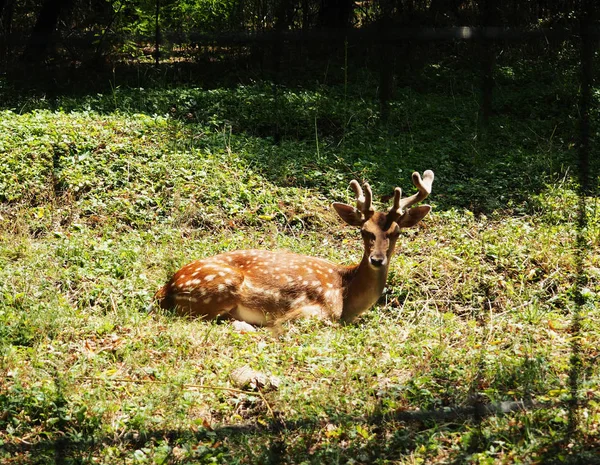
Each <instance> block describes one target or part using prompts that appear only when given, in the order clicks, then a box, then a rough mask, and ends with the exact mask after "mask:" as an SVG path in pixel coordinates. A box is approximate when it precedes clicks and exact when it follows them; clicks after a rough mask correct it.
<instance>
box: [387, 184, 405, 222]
mask: <svg viewBox="0 0 600 465" xmlns="http://www.w3.org/2000/svg"><path fill="white" fill-rule="evenodd" d="M401 197H402V189H400V188H399V187H396V188H395V189H394V204H393V205H392V208H390V211H389V212H388V218H391V220H392V221H396V220H397V219H398V218H400V215H402V208H401V207H400V198H401Z"/></svg>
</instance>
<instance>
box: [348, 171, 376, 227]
mask: <svg viewBox="0 0 600 465" xmlns="http://www.w3.org/2000/svg"><path fill="white" fill-rule="evenodd" d="M350 187H351V188H352V190H353V191H354V194H355V195H356V209H357V210H358V211H360V212H361V213H362V214H363V215H364V217H365V218H366V219H368V218H370V217H371V216H373V213H374V212H375V209H374V208H373V193H372V192H371V186H369V183H367V182H366V183H365V184H364V188H365V191H364V193H363V190H362V188H361V187H360V184H359V183H358V181H357V180H355V179H353V180H352V181H351V182H350Z"/></svg>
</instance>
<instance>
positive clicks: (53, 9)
mask: <svg viewBox="0 0 600 465" xmlns="http://www.w3.org/2000/svg"><path fill="white" fill-rule="evenodd" d="M70 3H71V0H45V1H44V4H43V5H42V9H41V11H40V14H39V16H38V18H37V21H36V23H35V26H34V27H33V31H32V33H31V36H30V37H29V42H28V43H27V46H26V47H25V51H24V52H23V56H22V59H23V60H24V61H29V62H34V63H39V62H41V61H43V60H44V58H45V57H46V53H47V51H48V47H49V45H50V44H51V42H52V35H53V34H54V31H55V30H56V25H57V24H58V19H59V18H60V15H61V13H62V12H63V11H65V10H66V9H67V7H68V6H69V4H70Z"/></svg>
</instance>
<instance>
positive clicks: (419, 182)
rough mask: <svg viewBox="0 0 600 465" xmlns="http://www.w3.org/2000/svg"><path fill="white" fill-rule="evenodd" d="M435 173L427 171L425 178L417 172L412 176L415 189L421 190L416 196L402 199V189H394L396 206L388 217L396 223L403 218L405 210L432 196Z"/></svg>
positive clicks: (424, 174)
mask: <svg viewBox="0 0 600 465" xmlns="http://www.w3.org/2000/svg"><path fill="white" fill-rule="evenodd" d="M433 177H434V176H433V171H431V170H427V171H425V172H424V173H423V178H421V175H420V174H419V173H417V172H416V171H415V172H414V173H413V174H412V180H413V184H414V185H415V187H416V188H417V189H418V190H419V192H417V193H416V194H413V195H411V196H410V197H407V198H405V199H402V198H401V197H402V189H400V188H399V187H396V189H394V205H393V206H392V208H391V209H390V211H389V212H388V217H389V218H391V219H392V221H396V220H397V219H398V218H399V217H401V216H402V214H403V213H404V210H405V209H407V208H409V207H411V206H412V205H414V204H416V203H419V202H421V201H423V200H425V199H426V198H427V197H428V196H429V194H431V185H432V184H433Z"/></svg>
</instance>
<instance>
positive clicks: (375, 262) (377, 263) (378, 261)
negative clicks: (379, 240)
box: [369, 256, 386, 268]
mask: <svg viewBox="0 0 600 465" xmlns="http://www.w3.org/2000/svg"><path fill="white" fill-rule="evenodd" d="M385 262H386V259H385V256H383V257H376V256H370V257H369V263H371V266H372V267H374V268H380V267H382V266H383V265H385Z"/></svg>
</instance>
